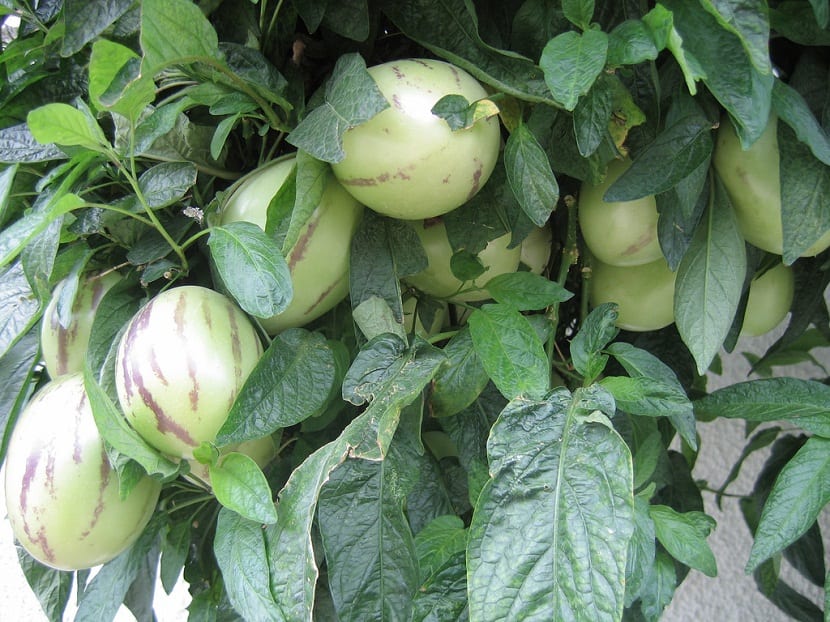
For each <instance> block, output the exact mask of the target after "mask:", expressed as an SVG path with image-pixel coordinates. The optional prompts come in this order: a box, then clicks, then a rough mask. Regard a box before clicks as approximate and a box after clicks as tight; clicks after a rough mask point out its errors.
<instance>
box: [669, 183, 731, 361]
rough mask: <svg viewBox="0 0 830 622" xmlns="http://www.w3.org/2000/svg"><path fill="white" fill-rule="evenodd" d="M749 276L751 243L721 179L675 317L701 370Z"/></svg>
mask: <svg viewBox="0 0 830 622" xmlns="http://www.w3.org/2000/svg"><path fill="white" fill-rule="evenodd" d="M745 274H746V245H745V243H744V239H743V236H742V235H741V233H740V230H739V229H738V223H737V221H736V219H735V213H734V212H733V210H732V206H731V204H730V203H729V199H728V198H727V195H726V191H725V190H724V188H723V185H722V184H721V182H720V180H719V179H716V180H715V191H714V200H713V201H712V202H710V204H709V208H708V211H707V213H706V214H705V215H704V216H703V218H702V219H701V221H700V223H699V224H698V228H697V231H696V232H695V237H694V239H693V240H692V243H691V245H690V246H689V250H688V251H687V252H686V255H685V256H684V257H683V260H682V261H681V262H680V267H679V268H678V270H677V281H676V285H675V294H674V316H675V321H676V323H677V328H678V330H679V331H680V335H681V337H682V338H683V342H684V343H685V344H686V346H687V347H688V348H689V351H690V352H691V353H692V355H693V356H694V358H695V362H696V363H697V369H698V372H699V373H701V374H703V373H705V372H706V369H708V367H709V365H710V364H711V363H712V360H713V359H714V358H715V355H716V354H717V353H718V351H719V350H720V349H721V346H722V345H723V342H724V339H726V336H727V334H728V333H729V328H730V327H731V325H732V320H733V318H734V317H735V312H736V311H737V309H738V303H739V301H740V297H741V290H742V288H743V281H744V275H745Z"/></svg>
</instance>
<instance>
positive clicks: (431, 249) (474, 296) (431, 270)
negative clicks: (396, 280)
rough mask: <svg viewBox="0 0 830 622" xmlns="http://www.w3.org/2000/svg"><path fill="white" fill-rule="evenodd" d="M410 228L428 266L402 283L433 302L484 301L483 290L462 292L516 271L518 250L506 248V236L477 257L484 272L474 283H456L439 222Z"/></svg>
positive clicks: (448, 247)
mask: <svg viewBox="0 0 830 622" xmlns="http://www.w3.org/2000/svg"><path fill="white" fill-rule="evenodd" d="M409 224H410V226H412V228H413V229H414V230H415V232H416V233H417V234H418V237H419V238H420V239H421V244H423V247H424V251H425V252H426V255H427V260H428V261H429V265H428V266H427V268H426V269H425V270H422V271H421V272H419V273H418V274H413V275H411V276H407V277H406V278H404V279H403V280H404V282H406V283H408V284H409V285H412V286H413V287H416V288H418V289H419V290H421V291H422V292H424V293H425V294H429V295H430V296H434V297H435V298H444V299H446V300H447V302H473V301H477V300H487V299H488V298H490V294H489V293H488V292H487V290H485V289H481V290H473V291H463V290H467V289H470V288H483V287H484V286H485V285H486V284H487V281H489V280H490V279H492V278H493V277H494V276H498V275H499V274H504V273H507V272H515V271H516V270H517V268H518V267H519V260H520V257H521V248H520V246H516V247H515V248H508V246H509V244H510V238H511V235H510V233H506V234H505V235H503V236H501V237H499V238H496V239H495V240H491V241H490V242H489V243H488V244H487V246H486V247H485V248H484V250H482V251H481V252H480V253H479V254H478V258H479V260H480V261H481V263H482V264H483V265H484V267H485V268H486V270H485V271H484V273H483V274H482V275H481V276H479V277H478V278H477V279H475V280H474V281H467V282H463V281H460V280H458V279H457V278H456V277H455V275H454V274H453V273H452V269H451V268H450V260H451V259H452V255H453V252H452V246H450V241H449V239H447V229H446V227H445V226H444V222H443V221H442V220H441V219H440V218H436V219H429V220H425V221H423V220H419V221H410V222H409ZM459 292H460V293H459Z"/></svg>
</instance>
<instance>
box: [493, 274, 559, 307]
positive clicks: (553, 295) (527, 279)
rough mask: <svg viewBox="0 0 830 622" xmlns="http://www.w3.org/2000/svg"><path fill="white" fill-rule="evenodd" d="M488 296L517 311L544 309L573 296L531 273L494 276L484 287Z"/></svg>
mask: <svg viewBox="0 0 830 622" xmlns="http://www.w3.org/2000/svg"><path fill="white" fill-rule="evenodd" d="M485 287H486V288H487V291H488V292H490V295H491V296H492V297H493V298H494V299H495V300H496V301H497V302H500V303H502V304H507V305H510V306H511V307H513V308H515V309H518V310H519V311H535V310H537V309H544V308H545V307H549V306H551V305H555V304H556V303H559V302H565V301H566V300H570V299H571V298H573V294H572V293H571V292H569V291H568V290H566V289H565V288H564V287H562V286H561V285H559V283H557V282H556V281H551V280H549V279H546V278H545V277H543V276H541V275H538V274H534V273H533V272H510V273H506V274H500V275H498V276H494V277H493V278H492V279H490V280H489V281H487V285H486V286H485Z"/></svg>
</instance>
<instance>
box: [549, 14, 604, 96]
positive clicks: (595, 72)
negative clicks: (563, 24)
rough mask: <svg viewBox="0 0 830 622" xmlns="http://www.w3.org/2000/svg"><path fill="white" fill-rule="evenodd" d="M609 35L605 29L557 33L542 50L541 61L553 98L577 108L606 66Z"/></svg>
mask: <svg viewBox="0 0 830 622" xmlns="http://www.w3.org/2000/svg"><path fill="white" fill-rule="evenodd" d="M607 52H608V35H607V34H606V33H604V32H602V31H601V30H587V31H585V32H584V33H582V34H580V33H578V32H574V31H569V32H563V33H562V34H559V35H556V36H555V37H554V38H553V39H551V40H550V41H549V42H548V44H547V45H546V46H545V49H544V50H543V51H542V58H541V59H540V60H539V65H540V66H541V68H542V71H544V73H545V83H546V84H547V85H548V88H549V89H550V92H551V93H552V94H553V98H554V99H555V100H556V101H557V102H559V103H560V104H562V105H563V106H564V107H565V109H566V110H573V109H574V108H576V104H577V102H578V101H579V97H580V96H582V95H585V94H586V93H587V92H588V91H589V89H590V88H591V86H592V85H593V84H594V81H595V80H596V79H597V77H598V76H599V74H600V72H601V71H602V70H603V68H604V67H605V59H606V55H607Z"/></svg>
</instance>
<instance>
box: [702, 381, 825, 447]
mask: <svg viewBox="0 0 830 622" xmlns="http://www.w3.org/2000/svg"><path fill="white" fill-rule="evenodd" d="M694 408H695V413H696V414H697V415H698V417H708V418H713V417H727V418H730V419H746V420H747V421H757V422H766V421H788V422H790V423H792V424H794V425H797V426H799V427H801V428H803V429H804V430H807V431H808V432H812V433H813V434H817V435H819V436H822V437H824V438H830V420H828V417H827V412H828V410H830V387H828V386H827V385H824V384H821V383H820V382H815V381H811V380H802V379H799V378H765V379H760V380H751V381H747V382H739V383H737V384H733V385H730V386H728V387H724V388H723V389H718V390H717V391H714V392H713V393H710V394H709V395H706V396H704V397H702V398H700V399H698V400H696V401H695V402H694Z"/></svg>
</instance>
